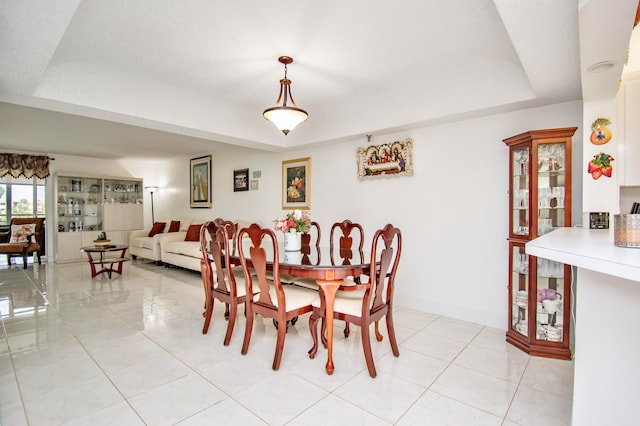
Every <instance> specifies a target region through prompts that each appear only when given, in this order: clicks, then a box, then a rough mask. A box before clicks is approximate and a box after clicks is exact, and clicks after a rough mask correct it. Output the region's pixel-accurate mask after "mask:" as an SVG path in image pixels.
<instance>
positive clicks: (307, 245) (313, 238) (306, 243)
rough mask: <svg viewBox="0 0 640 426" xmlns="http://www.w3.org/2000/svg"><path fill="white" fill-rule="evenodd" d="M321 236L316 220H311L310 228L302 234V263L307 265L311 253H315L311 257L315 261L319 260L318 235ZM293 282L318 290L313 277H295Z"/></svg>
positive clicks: (309, 261)
mask: <svg viewBox="0 0 640 426" xmlns="http://www.w3.org/2000/svg"><path fill="white" fill-rule="evenodd" d="M321 236H322V232H321V231H320V225H319V224H318V222H311V229H310V230H309V232H305V233H304V234H302V248H301V250H300V251H301V252H302V258H301V261H300V263H302V264H303V265H309V264H310V263H311V261H312V260H311V259H312V257H311V255H312V253H313V252H315V253H313V254H315V257H313V259H314V261H315V262H320V237H321ZM293 284H295V285H297V286H300V287H305V288H308V289H311V290H318V284H317V283H316V280H315V278H308V277H305V278H299V277H295V278H294V280H293Z"/></svg>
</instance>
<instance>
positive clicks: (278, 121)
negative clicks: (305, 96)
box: [262, 56, 309, 136]
mask: <svg viewBox="0 0 640 426" xmlns="http://www.w3.org/2000/svg"><path fill="white" fill-rule="evenodd" d="M278 61H280V63H281V64H284V78H283V79H282V80H280V94H279V95H278V100H277V101H276V105H275V106H272V107H271V108H267V109H265V110H264V112H263V113H262V115H264V118H266V119H267V120H269V121H271V122H272V123H273V124H275V125H276V127H277V128H278V129H280V130H282V133H284V134H285V136H286V135H288V134H289V132H290V131H292V130H293V129H295V127H296V126H297V125H298V124H300V123H302V122H303V121H305V120H306V119H307V118H308V117H309V114H307V111H305V110H303V109H302V108H298V105H296V102H295V101H294V100H293V96H291V80H289V79H288V78H287V65H289V64H290V63H292V62H293V58H291V57H290V56H280V57H279V58H278ZM288 100H291V104H292V105H293V106H289V105H287V102H288ZM280 101H282V103H280Z"/></svg>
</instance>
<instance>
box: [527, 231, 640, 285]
mask: <svg viewBox="0 0 640 426" xmlns="http://www.w3.org/2000/svg"><path fill="white" fill-rule="evenodd" d="M525 250H526V253H527V254H530V255H533V256H537V257H542V258H545V259H550V260H555V261H557V262H562V263H566V264H568V265H574V266H577V267H579V268H584V269H589V270H591V271H595V272H600V273H603V274H607V275H612V276H615V277H620V278H624V279H628V280H632V281H637V282H640V249H638V248H626V247H617V246H615V245H614V244H613V229H586V228H560V229H556V230H555V231H553V232H550V233H548V234H546V235H543V236H541V237H538V238H536V239H534V240H532V241H529V242H528V243H527V244H526V246H525Z"/></svg>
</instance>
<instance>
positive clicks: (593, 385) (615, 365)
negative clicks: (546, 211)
mask: <svg viewBox="0 0 640 426" xmlns="http://www.w3.org/2000/svg"><path fill="white" fill-rule="evenodd" d="M526 252H527V254H530V255H533V256H537V257H542V258H546V259H550V260H555V261H558V262H563V263H566V264H569V265H574V266H576V267H577V277H576V284H575V286H574V291H575V294H573V300H574V301H575V310H576V319H575V349H574V382H573V383H574V386H573V416H572V423H573V424H574V425H601V424H615V425H637V424H640V249H636V248H623V247H616V246H615V245H614V244H613V229H610V230H593V229H583V228H560V229H557V230H555V231H553V232H551V233H549V234H546V235H544V236H542V237H539V238H536V239H535V240H533V241H530V242H528V243H527V244H526Z"/></svg>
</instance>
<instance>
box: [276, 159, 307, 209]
mask: <svg viewBox="0 0 640 426" xmlns="http://www.w3.org/2000/svg"><path fill="white" fill-rule="evenodd" d="M282 209H283V210H287V209H288V210H295V209H299V210H310V209H311V158H310V157H307V158H297V159H295V160H287V161H283V162H282Z"/></svg>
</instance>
